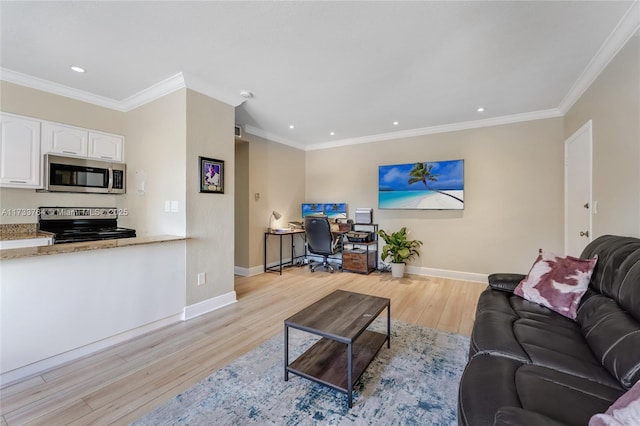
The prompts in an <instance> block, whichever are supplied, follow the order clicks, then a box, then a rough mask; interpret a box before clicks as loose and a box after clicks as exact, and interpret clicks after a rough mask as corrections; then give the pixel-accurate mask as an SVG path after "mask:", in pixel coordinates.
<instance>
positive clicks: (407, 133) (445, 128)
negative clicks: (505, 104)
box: [305, 108, 562, 151]
mask: <svg viewBox="0 0 640 426" xmlns="http://www.w3.org/2000/svg"><path fill="white" fill-rule="evenodd" d="M558 117H562V113H561V112H560V110H558V109H557V108H553V109H547V110H542V111H534V112H527V113H523V114H514V115H507V116H503V117H494V118H487V119H484V120H474V121H465V122H461V123H453V124H444V125H441V126H431V127H422V128H419V129H410V130H402V131H399V132H390V133H381V134H377V135H370V136H363V137H358V138H350V139H341V140H338V141H332V142H323V143H317V144H313V145H308V146H307V147H306V149H305V150H306V151H315V150H319V149H327V148H337V147H341V146H347V145H357V144H362V143H370V142H380V141H386V140H391V139H402V138H411V137H415V136H425V135H433V134H437V133H449V132H456V131H460V130H469V129H477V128H480V127H491V126H500V125H503V124H512V123H520V122H524V121H533V120H542V119H547V118H558Z"/></svg>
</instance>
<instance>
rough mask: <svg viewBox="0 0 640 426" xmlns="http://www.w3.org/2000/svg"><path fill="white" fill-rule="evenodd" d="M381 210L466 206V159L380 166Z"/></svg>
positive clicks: (439, 208) (458, 207)
mask: <svg viewBox="0 0 640 426" xmlns="http://www.w3.org/2000/svg"><path fill="white" fill-rule="evenodd" d="M378 207H379V208H381V209H432V210H462V209H464V160H450V161H432V162H419V163H408V164H394V165H388V166H379V170H378Z"/></svg>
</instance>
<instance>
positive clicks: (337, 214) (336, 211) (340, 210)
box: [323, 203, 347, 219]
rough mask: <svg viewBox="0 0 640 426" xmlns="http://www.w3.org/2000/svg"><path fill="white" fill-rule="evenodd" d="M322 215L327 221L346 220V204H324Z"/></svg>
mask: <svg viewBox="0 0 640 426" xmlns="http://www.w3.org/2000/svg"><path fill="white" fill-rule="evenodd" d="M323 210H324V214H326V215H327V217H328V218H329V219H346V218H347V204H346V203H325V205H324V207H323Z"/></svg>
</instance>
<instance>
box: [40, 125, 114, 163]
mask: <svg viewBox="0 0 640 426" xmlns="http://www.w3.org/2000/svg"><path fill="white" fill-rule="evenodd" d="M123 152H124V137H122V136H118V135H111V134H108V133H102V132H96V131H93V130H89V129H83V128H80V127H73V126H67V125H64V124H58V123H50V122H47V121H43V122H42V153H43V154H47V153H54V154H61V155H73V156H78V157H88V158H95V159H98V160H109V161H117V162H122V161H123Z"/></svg>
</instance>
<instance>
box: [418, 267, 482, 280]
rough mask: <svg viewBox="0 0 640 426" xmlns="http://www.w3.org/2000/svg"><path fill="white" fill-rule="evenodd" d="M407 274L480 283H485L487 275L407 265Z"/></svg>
mask: <svg viewBox="0 0 640 426" xmlns="http://www.w3.org/2000/svg"><path fill="white" fill-rule="evenodd" d="M406 271H407V273H408V274H415V275H426V276H428V277H437V278H449V279H452V280H461V281H474V282H480V283H486V282H487V277H488V275H487V274H478V273H475V272H460V271H450V270H448V269H436V268H424V267H421V266H410V265H407V267H406Z"/></svg>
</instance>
